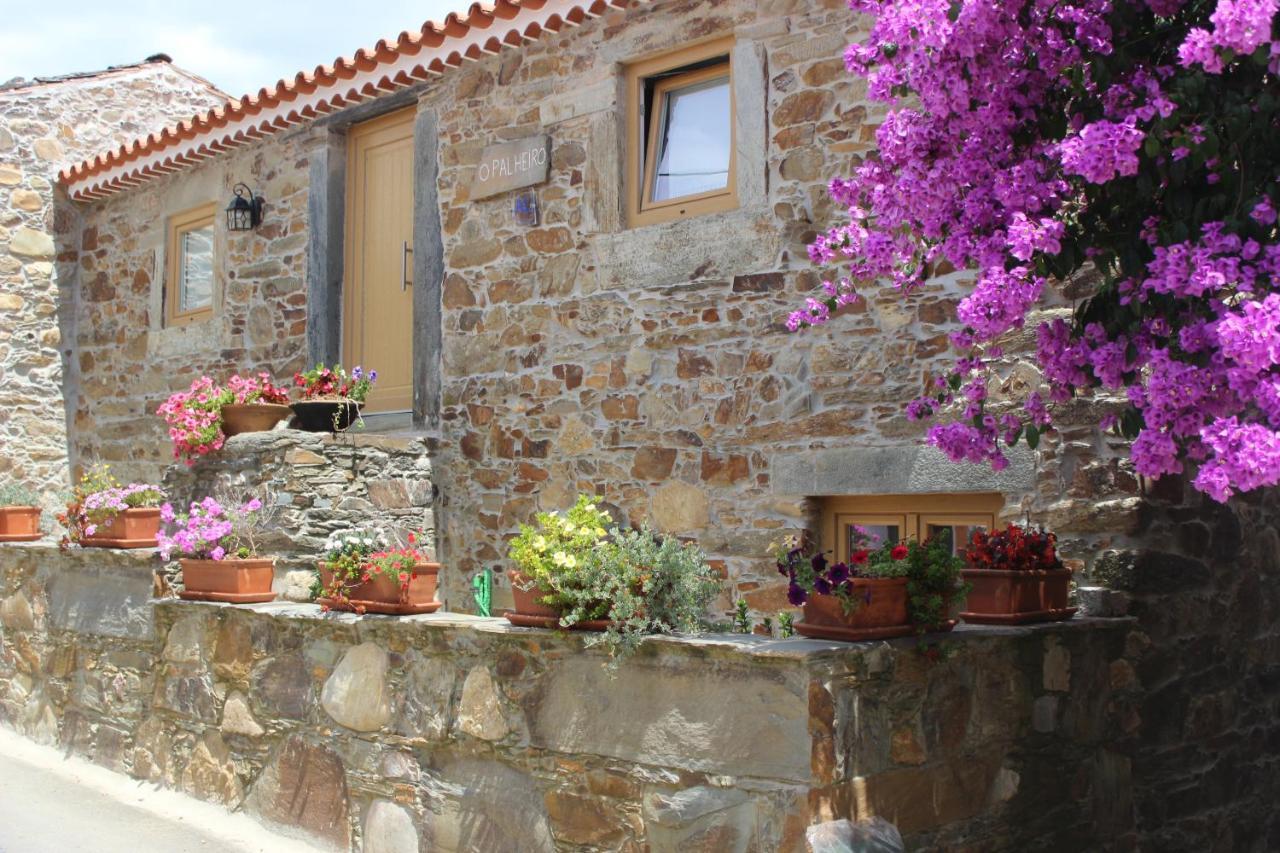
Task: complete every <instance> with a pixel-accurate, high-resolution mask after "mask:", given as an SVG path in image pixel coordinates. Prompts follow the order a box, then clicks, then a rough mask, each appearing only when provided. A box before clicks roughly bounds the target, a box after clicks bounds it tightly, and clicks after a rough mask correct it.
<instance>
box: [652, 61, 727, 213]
mask: <svg viewBox="0 0 1280 853" xmlns="http://www.w3.org/2000/svg"><path fill="white" fill-rule="evenodd" d="M658 97H659V98H660V102H659V104H658V108H659V122H660V123H659V128H658V146H657V152H656V154H657V158H658V160H657V167H656V168H655V169H654V175H653V186H652V189H651V194H650V198H651V200H652V201H655V202H661V201H667V200H670V199H675V198H681V197H683V196H690V195H698V194H700V193H707V192H714V191H716V190H723V189H726V188H727V187H728V186H729V157H730V149H731V147H732V132H731V131H732V128H731V125H730V110H729V76H728V73H727V72H726V73H725V75H724V76H719V77H713V78H712V79H710V80H702V81H700V82H696V83H692V84H690V85H687V86H681V87H673V88H671V89H667V90H665V91H664V90H661V89H660V90H659V93H658Z"/></svg>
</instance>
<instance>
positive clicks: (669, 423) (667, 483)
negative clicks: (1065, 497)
mask: <svg viewBox="0 0 1280 853" xmlns="http://www.w3.org/2000/svg"><path fill="white" fill-rule="evenodd" d="M858 26H859V24H858V22H857V20H856V19H855V18H854V17H853V16H851V15H850V14H849V12H848V9H847V7H846V6H845V4H844V3H842V2H837V1H836V0H833V1H832V2H823V3H756V2H746V1H745V0H741V1H740V2H726V3H719V4H714V5H708V4H705V3H698V2H659V3H625V2H617V3H613V2H609V3H606V2H593V3H586V4H573V3H568V2H548V3H544V4H536V8H535V4H520V3H500V4H498V6H496V7H495V8H494V10H493V11H492V12H488V11H485V10H483V9H480V10H477V11H473V13H472V14H470V15H469V16H467V17H465V18H456V17H455V18H450V19H449V20H448V21H447V22H446V24H444V25H441V26H440V27H434V26H428V27H425V28H423V29H422V30H421V31H420V32H413V33H406V34H403V35H401V37H400V38H399V39H397V40H395V41H392V42H381V43H379V44H378V45H377V46H375V47H374V48H373V49H371V50H368V51H361V52H358V53H357V54H356V55H355V56H354V57H353V58H351V59H346V60H338V61H337V62H336V63H335V64H334V65H333V66H332V67H321V68H318V69H316V70H315V72H314V73H303V74H300V75H298V76H297V77H296V78H294V79H292V80H282V81H280V82H279V83H278V84H277V85H276V86H274V87H273V88H270V89H269V90H266V91H263V92H260V93H259V94H258V95H257V96H253V97H246V98H244V99H241V100H240V101H232V102H229V103H228V104H226V105H225V106H222V107H219V108H216V109H212V110H209V111H208V112H206V113H203V114H200V115H197V116H195V117H194V118H192V119H189V120H187V121H185V122H183V123H180V124H178V125H176V126H175V127H172V128H169V129H168V130H166V131H165V132H163V133H161V134H158V135H152V136H150V137H144V138H141V139H139V140H137V141H134V142H130V143H126V144H124V145H121V146H119V147H117V148H114V149H108V150H104V151H99V152H96V153H95V155H94V156H93V157H92V158H89V159H86V160H84V161H83V162H81V163H75V164H73V165H71V166H70V167H69V168H68V169H66V170H64V172H63V174H62V184H63V186H64V187H65V190H66V192H67V194H68V196H69V198H70V199H71V204H72V206H73V207H74V209H75V211H76V213H77V217H78V221H79V223H80V229H79V239H78V244H77V245H75V246H74V247H72V248H69V249H68V250H67V251H68V257H69V258H70V257H71V256H72V254H71V253H74V257H75V261H76V263H75V265H74V266H75V270H76V275H77V276H78V280H77V283H76V287H75V292H76V293H77V295H78V302H77V303H76V304H75V307H74V312H75V316H76V322H75V328H76V332H75V340H74V342H73V344H72V345H71V349H72V362H71V366H70V368H71V374H70V376H69V377H68V381H67V383H66V389H67V407H68V411H69V415H68V417H69V419H70V422H71V423H72V424H73V425H74V428H73V430H72V432H71V436H70V443H69V452H70V456H71V459H72V460H73V462H78V461H81V460H88V459H98V460H106V461H111V462H114V463H116V464H117V465H118V466H119V467H120V468H121V470H124V471H128V472H130V473H132V474H136V475H137V476H148V477H152V478H154V477H156V476H158V473H159V469H160V467H161V466H162V465H163V464H165V463H167V461H168V459H169V448H168V446H167V441H166V439H165V436H164V431H163V425H162V423H161V422H160V420H159V419H158V418H156V417H154V412H155V408H156V406H157V405H158V404H159V403H160V402H161V401H163V399H164V398H165V397H166V396H167V395H168V394H170V393H171V392H173V391H175V390H177V389H179V388H182V387H185V386H186V385H187V384H188V383H189V382H190V381H191V379H192V378H194V377H195V376H198V375H200V374H203V373H207V374H210V375H214V376H217V377H225V376H226V375H227V374H229V373H231V372H234V371H249V370H258V369H267V370H271V371H273V372H274V373H276V374H277V375H281V376H286V377H287V376H289V375H291V374H292V372H293V371H295V370H297V369H299V368H302V367H303V366H304V365H307V364H310V363H314V362H316V361H329V362H332V361H336V360H341V361H343V362H345V363H347V364H349V365H355V364H362V365H364V366H365V367H366V368H370V367H371V368H376V369H377V370H378V371H379V372H380V374H381V379H380V382H379V386H378V389H377V392H376V393H375V397H374V398H373V399H372V400H371V401H370V405H369V407H368V413H372V416H371V417H367V419H366V420H367V430H369V431H372V432H385V431H388V430H401V429H410V430H419V431H424V432H427V433H429V434H431V435H433V436H435V437H436V439H437V440H438V448H439V450H438V454H437V458H436V472H437V483H436V485H437V487H438V488H439V490H440V495H441V498H442V500H441V506H440V508H439V516H438V521H439V523H440V533H441V548H442V551H443V553H444V558H445V559H446V561H447V562H448V563H449V565H450V566H451V567H454V568H456V569H457V572H456V573H454V574H453V580H452V581H451V583H458V584H462V583H465V581H466V578H467V576H468V575H469V574H470V573H472V572H474V571H475V570H476V569H478V568H480V567H483V566H499V565H500V564H501V563H502V561H503V560H504V558H505V548H504V540H505V537H506V536H508V535H510V534H511V533H512V532H514V530H515V528H516V525H517V524H518V523H519V522H521V521H523V520H526V519H528V518H529V517H530V515H531V514H532V513H533V512H534V511H535V510H537V509H540V508H555V507H561V506H565V505H567V504H569V503H571V502H572V499H573V496H574V495H575V494H576V493H578V492H584V491H585V492H594V493H596V494H599V495H601V496H602V497H603V498H604V499H605V500H606V501H607V502H608V503H610V504H611V505H613V506H614V507H616V508H617V509H618V510H619V511H620V512H621V514H622V515H623V516H624V517H625V518H627V519H628V520H629V521H631V522H641V521H649V522H651V523H652V524H653V525H655V526H656V527H657V528H659V529H661V530H663V531H667V532H672V533H677V534H680V535H684V536H690V537H696V538H697V539H698V540H699V541H700V542H701V543H702V545H703V546H704V547H705V548H706V549H707V550H708V552H709V553H710V554H711V555H712V556H713V557H714V558H715V559H716V560H718V561H720V563H721V564H722V565H723V567H724V571H725V573H726V575H727V577H728V578H729V579H730V580H731V581H732V583H731V584H730V592H729V594H728V595H727V596H726V598H725V600H724V601H723V602H722V603H721V604H722V606H723V609H724V610H725V611H727V610H728V609H729V608H730V607H731V606H732V604H733V600H734V599H737V598H745V600H746V601H747V603H748V605H749V606H750V607H751V608H752V609H753V610H755V611H757V612H762V613H767V612H772V611H776V610H778V609H779V608H781V607H783V606H785V598H784V594H783V589H782V587H781V585H780V584H779V583H778V578H777V575H776V573H774V572H773V569H772V566H771V564H770V561H769V560H768V558H767V556H766V555H767V552H768V546H769V544H770V542H771V541H772V540H775V539H776V538H778V537H779V536H780V535H781V534H784V533H786V532H791V531H795V530H797V529H800V528H803V527H806V526H808V527H810V528H813V529H815V530H816V529H819V528H823V529H825V530H826V531H827V535H828V536H831V537H832V539H833V541H835V540H837V539H838V537H837V536H836V535H835V531H836V527H837V524H838V523H844V521H851V520H855V519H856V520H859V521H862V522H864V523H871V524H876V525H879V526H881V527H884V528H885V530H886V532H890V533H891V535H913V534H914V533H916V532H917V531H918V530H921V529H926V528H932V527H939V528H942V527H953V528H956V529H959V528H964V527H965V526H967V525H970V524H977V523H986V524H989V523H991V522H992V520H993V519H994V518H995V517H996V516H999V515H1002V514H1003V515H1016V514H1018V513H1019V512H1021V511H1022V510H1023V509H1024V508H1025V507H1026V506H1029V505H1030V504H1029V501H1031V500H1032V499H1033V498H1034V491H1035V476H1034V473H1035V471H1034V469H1035V462H1034V460H1032V459H1031V458H1030V457H1029V456H1027V457H1024V458H1020V459H1018V460H1016V464H1015V465H1014V466H1013V467H1012V468H1011V469H1010V470H1009V471H1006V472H1004V473H1003V474H1002V475H1000V476H998V477H996V476H993V475H991V474H990V473H989V472H984V471H980V470H978V469H976V468H965V467H960V466H953V465H949V464H945V463H942V462H941V456H940V455H939V454H937V453H935V452H932V451H930V450H928V449H924V448H922V447H921V446H920V435H921V434H920V430H919V429H918V428H917V427H916V426H915V425H912V424H910V423H908V422H907V421H906V419H905V418H904V416H903V414H902V410H901V402H902V401H903V400H905V399H907V398H909V397H910V396H912V395H914V394H915V393H917V392H918V391H919V390H920V389H921V388H922V387H924V385H925V383H926V382H927V381H928V379H929V377H930V376H931V375H932V372H933V371H935V370H937V369H940V367H941V365H942V364H943V363H944V361H945V359H946V357H947V352H946V349H947V347H946V337H945V335H946V333H947V331H948V330H949V329H950V328H951V323H952V320H951V318H952V313H953V312H952V309H951V295H952V294H951V291H952V289H953V288H954V285H953V284H951V283H948V282H942V283H939V284H937V285H935V286H933V287H932V288H930V289H929V290H928V291H926V292H922V293H919V294H917V295H915V296H913V297H912V298H911V299H910V300H908V301H906V302H902V301H900V300H899V299H897V298H896V297H895V296H893V295H889V296H887V297H886V298H884V299H882V300H880V299H877V300H873V301H872V302H871V303H870V304H867V305H865V306H862V307H860V308H859V309H858V311H857V312H855V314H854V316H851V317H849V318H848V321H847V322H844V323H842V324H840V327H839V328H838V329H833V330H832V331H831V332H826V333H815V334H807V335H791V334H789V333H787V332H786V330H785V329H784V328H783V326H782V319H783V318H784V317H785V313H786V312H787V311H788V310H789V308H790V307H792V306H794V304H795V303H796V302H798V301H799V300H801V299H802V298H803V297H804V296H805V295H808V294H810V293H811V292H813V291H814V289H815V288H816V287H817V284H818V279H819V271H818V270H815V269H814V268H813V266H812V265H811V264H810V262H809V261H808V259H807V255H806V251H805V249H806V245H807V242H808V241H809V240H810V239H811V237H812V235H813V233H814V230H815V228H818V227H821V226H822V224H823V223H825V222H828V221H830V219H831V217H832V214H833V211H832V210H831V205H830V202H829V200H828V198H827V194H826V190H825V182H826V181H827V180H828V179H829V178H830V177H831V176H833V175H837V174H840V173H841V172H843V171H845V170H847V168H848V167H849V165H850V164H851V163H852V162H854V161H855V160H856V158H858V157H859V156H860V155H861V154H862V153H863V152H865V151H867V150H868V148H869V146H870V145H871V144H872V140H873V133H874V130H875V127H876V118H877V115H876V107H874V106H872V105H868V104H866V103H865V102H864V101H863V99H862V96H861V90H860V84H859V83H858V81H856V80H854V79H853V78H852V77H851V76H850V75H848V74H847V73H846V72H845V71H844V68H843V63H842V54H843V51H844V48H845V46H846V45H847V44H848V43H849V42H850V41H851V40H852V39H853V38H854V37H856V36H857V35H858V32H857V27H858ZM682 99H683V102H682ZM690 107H692V108H690ZM703 114H705V115H707V116H711V120H709V121H708V120H704V119H702V118H701V116H702V115H703ZM668 120H671V121H676V122H679V123H682V124H683V125H684V126H681V124H676V125H673V126H672V128H670V129H669V130H668V129H667V127H666V125H665V124H664V122H666V121H668ZM660 129H662V130H663V131H664V133H663V134H659V130H660ZM660 136H661V137H662V138H661V139H660ZM680 146H683V150H682V149H681V147H680ZM682 164H683V165H682ZM666 170H670V171H671V175H666V174H665V171H666ZM655 171H656V172H658V173H659V174H655ZM703 172H705V174H702V173H703ZM237 184H245V185H246V186H247V187H248V188H249V189H250V191H251V192H253V193H255V194H256V195H258V196H261V197H262V198H263V199H265V211H264V214H263V217H262V222H261V224H260V225H259V226H258V227H257V228H256V229H254V230H252V231H248V232H230V231H228V230H227V229H226V227H225V224H224V223H223V217H222V215H221V210H222V208H223V207H224V206H225V205H226V204H227V202H228V200H229V199H230V198H231V196H232V188H233V186H235V185H237ZM196 226H199V227H198V228H197V230H196V231H194V232H193V231H192V228H193V227H196ZM192 233H196V234H203V235H207V239H208V240H211V244H210V245H211V248H210V249H209V250H208V251H207V254H206V255H204V256H202V257H205V258H206V259H207V261H208V265H209V269H210V272H209V274H208V275H207V281H205V282H204V283H202V284H201V285H200V287H201V288H203V290H200V292H199V293H198V294H197V295H196V297H195V298H196V299H197V302H195V303H192V304H191V305H187V304H186V303H185V302H184V301H183V300H185V299H186V298H187V297H186V296H184V295H182V294H179V293H178V289H177V287H176V285H175V279H176V278H177V277H178V272H177V270H178V266H179V260H178V259H177V258H176V257H174V255H175V252H177V251H178V246H179V237H180V236H182V235H189V234H192ZM182 239H184V240H185V239H187V238H186V237H185V236H182ZM201 239H202V240H203V239H205V238H204V237H202V238H201ZM184 245H185V244H184ZM184 257H185V256H184ZM121 356H123V358H121ZM1053 491H1057V490H1056V489H1053ZM957 495H962V496H963V497H957ZM868 496H876V497H874V499H868ZM879 496H892V500H890V501H888V502H886V501H884V500H881V498H880V497H879ZM832 497H840V498H841V500H840V501H830V500H826V499H827V498H832ZM838 518H839V519H843V521H839V522H838ZM948 518H949V519H951V521H946V519H948ZM953 522H954V523H953ZM922 525H923V527H922ZM958 535H963V532H962V531H961V533H959V534H958ZM458 589H461V586H456V587H454V591H457V590H458ZM500 594H501V593H500Z"/></svg>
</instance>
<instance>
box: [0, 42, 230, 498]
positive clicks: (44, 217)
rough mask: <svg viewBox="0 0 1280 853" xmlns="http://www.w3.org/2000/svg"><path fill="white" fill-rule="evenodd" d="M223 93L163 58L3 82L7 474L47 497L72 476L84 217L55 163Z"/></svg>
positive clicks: (2, 335)
mask: <svg viewBox="0 0 1280 853" xmlns="http://www.w3.org/2000/svg"><path fill="white" fill-rule="evenodd" d="M223 100H225V95H223V94H222V93H221V92H218V91H217V90H216V89H214V88H213V87H212V86H210V85H209V84H208V83H206V82H205V81H203V80H200V79H199V78H195V77H193V76H191V75H189V74H187V73H186V72H183V71H181V70H180V69H177V68H175V67H173V66H171V65H170V64H169V63H168V62H165V61H154V62H148V63H145V64H142V65H137V66H128V67H124V68H120V69H117V70H112V71H105V72H100V73H96V74H89V75H78V76H72V77H70V78H66V79H61V80H51V81H33V82H31V83H27V82H25V81H15V82H12V83H9V84H6V85H5V87H4V88H0V388H2V389H3V390H2V391H0V477H2V478H4V479H9V478H14V479H16V480H17V481H18V482H20V483H23V484H25V485H26V486H28V487H30V488H31V489H32V490H34V491H37V492H40V493H41V494H42V495H43V496H44V497H45V498H46V505H47V506H49V507H52V506H53V505H54V503H55V492H60V491H63V490H65V489H66V488H67V487H68V486H69V485H70V483H69V479H68V455H67V454H68V448H67V444H68V442H67V423H68V419H69V417H70V416H71V415H70V414H69V407H68V406H66V405H64V392H65V393H68V394H69V395H70V396H74V391H72V390H71V389H73V388H74V386H75V379H74V373H75V370H74V368H75V364H74V356H72V355H71V353H72V349H73V347H74V346H75V331H74V329H75V319H74V305H75V303H76V288H75V280H76V267H77V245H76V241H77V239H78V237H77V235H78V232H79V218H80V217H79V211H78V210H77V209H76V208H75V207H74V206H73V205H71V204H69V203H68V202H67V200H66V198H65V196H64V195H62V194H61V193H60V191H58V190H57V189H56V188H55V181H56V180H57V173H58V170H59V169H60V168H62V167H63V166H66V165H68V164H70V163H73V162H78V161H80V160H82V159H84V158H85V157H91V156H93V155H95V154H98V153H100V152H102V151H104V150H106V149H108V148H111V147H113V146H116V145H120V144H123V143H125V142H128V141H131V140H133V139H135V138H137V137H139V136H144V135H146V134H148V133H150V132H152V131H154V130H158V129H160V128H161V127H163V126H165V125H167V124H170V123H173V122H175V121H177V120H179V119H186V118H190V117H191V115H192V114H193V113H195V112H196V111H197V110H202V109H206V108H208V107H211V106H215V105H217V104H219V103H221V102H222V101H223ZM69 357H70V358H72V359H73V361H72V362H71V363H68V361H67V359H68V358H69ZM122 361H123V358H122V356H117V357H115V358H113V359H112V362H113V363H114V364H115V365H116V367H117V368H119V367H120V366H121V363H122ZM71 405H74V401H72V403H71Z"/></svg>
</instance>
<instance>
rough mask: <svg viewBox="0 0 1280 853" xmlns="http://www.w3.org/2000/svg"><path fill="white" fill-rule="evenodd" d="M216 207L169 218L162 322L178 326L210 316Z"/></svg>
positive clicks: (190, 211)
mask: <svg viewBox="0 0 1280 853" xmlns="http://www.w3.org/2000/svg"><path fill="white" fill-rule="evenodd" d="M217 207H218V206H217V205H216V204H206V205H201V206H200V207H197V208H194V209H192V210H188V211H184V212H183V213H177V214H174V215H173V216H171V217H169V228H168V240H167V241H166V247H165V252H166V253H167V255H166V257H167V259H168V262H167V264H166V267H167V269H166V270H165V288H164V320H165V325H166V326H180V325H182V324H184V323H190V322H192V321H193V320H199V319H202V318H204V317H207V316H209V314H211V313H213V223H214V217H215V216H216V215H217Z"/></svg>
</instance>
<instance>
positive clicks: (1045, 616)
mask: <svg viewBox="0 0 1280 853" xmlns="http://www.w3.org/2000/svg"><path fill="white" fill-rule="evenodd" d="M1079 609H1080V608H1079V607H1058V608H1054V609H1052V610H1028V611H1025V612H1023V613H961V614H960V618H961V619H963V620H964V621H966V622H968V623H969V624H970V625H1026V624H1028V623H1030V622H1065V621H1067V620H1068V619H1070V618H1071V617H1072V616H1075V615H1076V611H1077V610H1079Z"/></svg>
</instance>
